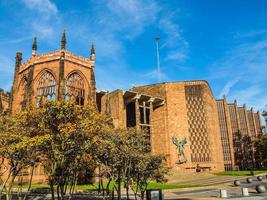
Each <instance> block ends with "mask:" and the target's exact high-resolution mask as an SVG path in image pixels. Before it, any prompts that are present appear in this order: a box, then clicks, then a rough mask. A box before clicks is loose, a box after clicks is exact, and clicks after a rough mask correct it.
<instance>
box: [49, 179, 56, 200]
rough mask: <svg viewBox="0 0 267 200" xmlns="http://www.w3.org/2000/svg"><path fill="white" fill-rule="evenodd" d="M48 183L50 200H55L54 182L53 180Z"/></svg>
mask: <svg viewBox="0 0 267 200" xmlns="http://www.w3.org/2000/svg"><path fill="white" fill-rule="evenodd" d="M49 185H50V190H51V195H52V200H55V193H54V184H53V182H50V183H49Z"/></svg>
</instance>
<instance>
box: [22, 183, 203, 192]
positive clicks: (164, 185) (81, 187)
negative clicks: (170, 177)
mask: <svg viewBox="0 0 267 200" xmlns="http://www.w3.org/2000/svg"><path fill="white" fill-rule="evenodd" d="M200 186H201V185H193V184H175V183H155V182H152V183H150V184H149V185H148V188H147V189H162V190H168V189H179V188H191V187H200ZM111 187H112V186H111ZM22 188H24V189H27V188H28V185H23V186H22ZM41 188H43V189H47V188H48V189H49V185H47V184H33V185H32V187H31V189H41ZM76 190H84V191H86V190H98V184H97V183H96V184H92V185H77V186H76Z"/></svg>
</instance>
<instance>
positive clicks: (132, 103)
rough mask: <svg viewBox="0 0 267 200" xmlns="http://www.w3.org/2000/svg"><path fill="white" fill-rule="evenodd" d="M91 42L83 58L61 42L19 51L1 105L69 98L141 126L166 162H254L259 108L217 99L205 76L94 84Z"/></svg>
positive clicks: (192, 166)
mask: <svg viewBox="0 0 267 200" xmlns="http://www.w3.org/2000/svg"><path fill="white" fill-rule="evenodd" d="M94 68H95V50H94V46H92V49H91V54H90V57H88V58H84V57H81V56H77V55H74V54H73V53H71V52H69V51H67V50H66V35H65V32H64V33H63V35H62V39H61V48H60V49H59V50H57V51H54V52H49V53H46V54H42V55H39V54H37V41H36V38H34V43H33V46H32V56H31V57H30V58H29V59H28V60H26V61H25V62H22V53H21V52H17V54H16V62H15V70H14V81H13V86H12V89H11V91H10V93H4V92H3V91H2V90H0V112H8V111H10V112H12V113H16V112H19V111H21V110H23V109H25V108H26V107H27V106H29V105H30V104H31V105H36V106H38V105H39V103H40V101H41V99H43V98H46V99H48V100H68V99H75V100H76V102H77V104H79V105H85V104H94V105H96V107H97V108H98V110H99V112H101V113H103V114H107V115H110V116H111V117H112V118H113V123H114V126H115V127H119V128H127V127H136V128H138V129H143V130H144V134H146V136H147V139H148V145H149V149H150V151H151V153H152V154H165V155H166V157H167V163H168V165H169V166H170V167H173V168H177V169H180V170H191V171H195V170H196V169H197V168H201V169H203V170H207V171H223V170H232V169H237V168H239V169H245V168H248V167H255V166H257V165H258V164H257V158H256V155H255V152H254V149H253V146H252V141H253V139H254V138H255V137H257V135H259V134H262V125H261V121H260V115H259V112H257V113H255V112H254V111H253V109H252V108H251V109H250V110H247V109H246V107H245V105H244V106H243V107H238V105H237V103H236V102H234V103H228V102H227V100H226V98H225V97H224V98H223V99H219V100H216V99H215V97H214V95H213V93H212V90H211V88H210V86H209V84H208V83H207V81H202V80H197V81H183V82H169V83H159V84H152V85H145V86H140V87H133V88H131V89H129V90H126V91H125V90H120V89H118V90H115V91H112V92H97V90H96V82H95V76H94Z"/></svg>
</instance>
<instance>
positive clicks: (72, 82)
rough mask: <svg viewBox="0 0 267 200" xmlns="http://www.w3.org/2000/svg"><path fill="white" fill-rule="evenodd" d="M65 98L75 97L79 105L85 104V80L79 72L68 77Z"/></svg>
mask: <svg viewBox="0 0 267 200" xmlns="http://www.w3.org/2000/svg"><path fill="white" fill-rule="evenodd" d="M65 99H66V100H67V101H68V100H69V99H74V100H75V101H76V103H77V104H78V105H84V81H83V79H82V77H81V76H80V75H79V74H78V73H73V74H71V75H70V76H69V78H68V79H67V82H66V96H65Z"/></svg>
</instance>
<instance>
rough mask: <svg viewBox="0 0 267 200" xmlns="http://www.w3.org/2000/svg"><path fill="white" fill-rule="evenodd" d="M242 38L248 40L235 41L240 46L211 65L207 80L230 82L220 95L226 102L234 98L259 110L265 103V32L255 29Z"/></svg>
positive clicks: (266, 60) (266, 46) (266, 35)
mask: <svg viewBox="0 0 267 200" xmlns="http://www.w3.org/2000/svg"><path fill="white" fill-rule="evenodd" d="M259 34H260V37H259ZM243 35H247V36H246V37H251V38H250V39H249V40H247V38H243V39H242V40H241V41H238V42H240V44H239V45H237V46H236V47H234V48H232V49H231V50H229V51H228V52H227V53H226V54H225V56H224V57H222V58H221V59H220V60H217V61H216V62H215V63H213V65H212V66H211V67H210V69H211V71H210V73H211V75H210V77H209V79H210V80H215V81H216V82H225V80H229V81H228V82H226V83H225V85H224V88H223V89H222V91H221V92H220V96H222V95H223V94H226V95H227V98H228V100H229V101H233V100H234V99H236V100H237V102H238V103H239V104H241V105H242V104H247V105H248V107H250V106H253V107H255V108H256V109H262V108H263V107H264V106H265V105H266V104H267V88H266V85H267V79H266V74H267V56H266V55H267V32H264V31H262V30H261V31H257V30H255V31H253V32H248V33H243ZM251 39H253V40H251Z"/></svg>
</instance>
